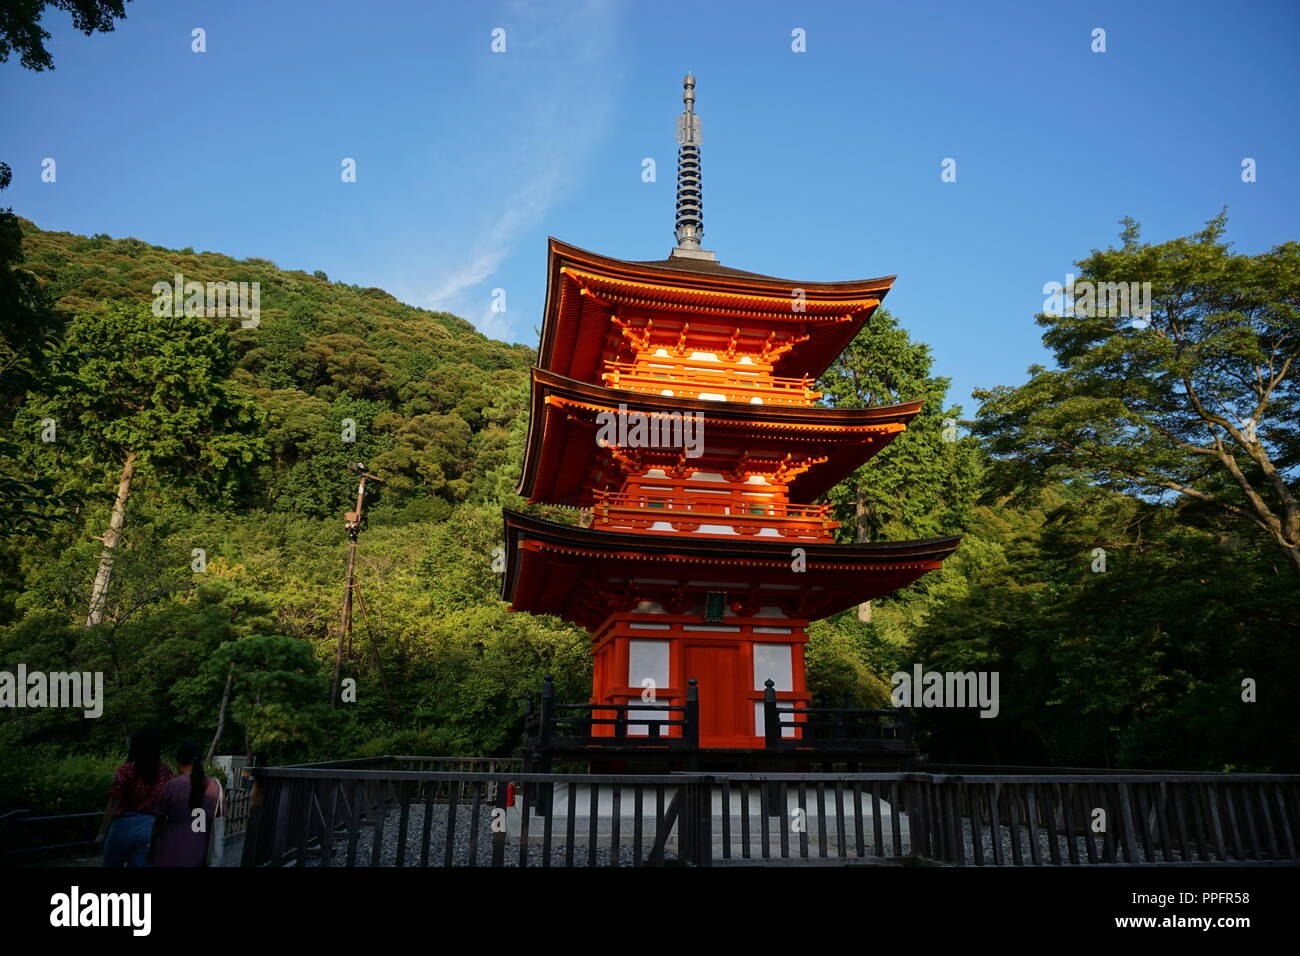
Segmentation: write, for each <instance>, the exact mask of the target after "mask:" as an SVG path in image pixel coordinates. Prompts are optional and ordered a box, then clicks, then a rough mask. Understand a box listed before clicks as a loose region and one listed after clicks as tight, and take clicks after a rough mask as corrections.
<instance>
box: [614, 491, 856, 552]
mask: <svg viewBox="0 0 1300 956" xmlns="http://www.w3.org/2000/svg"><path fill="white" fill-rule="evenodd" d="M595 496H596V501H595V504H594V505H593V506H592V509H591V513H592V525H593V526H594V527H597V528H610V527H618V528H632V529H635V530H637V531H645V532H648V533H651V534H673V533H676V532H693V533H697V534H705V535H708V534H710V532H700V531H699V529H700V527H701V526H703V525H727V526H728V527H730V528H732V529H733V531H734V532H735V533H736V534H739V535H757V534H759V532H760V531H762V530H763V529H765V528H771V529H773V530H775V531H776V532H777V533H778V534H779V535H780V536H781V537H789V538H814V539H817V540H824V541H829V540H830V539H831V532H832V531H834V530H835V529H836V528H838V527H839V526H840V523H839V522H838V521H833V520H831V518H830V507H831V506H830V505H793V504H788V503H786V502H773V501H764V500H760V499H754V498H751V499H746V498H740V497H732V496H723V495H698V496H693V495H685V496H677V495H654V494H646V493H644V492H604V491H598V492H596V493H595ZM659 522H666V523H667V524H669V525H670V526H671V528H672V530H671V531H669V530H667V529H663V528H658V529H654V528H652V526H653V525H655V524H657V523H659Z"/></svg>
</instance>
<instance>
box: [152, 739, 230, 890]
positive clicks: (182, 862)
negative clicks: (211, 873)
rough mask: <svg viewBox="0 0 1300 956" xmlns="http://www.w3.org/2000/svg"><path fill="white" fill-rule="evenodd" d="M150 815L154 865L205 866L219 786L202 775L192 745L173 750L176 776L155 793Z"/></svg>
mask: <svg viewBox="0 0 1300 956" xmlns="http://www.w3.org/2000/svg"><path fill="white" fill-rule="evenodd" d="M153 812H154V813H155V814H156V815H157V818H158V819H157V822H156V823H155V824H154V840H155V845H154V858H153V865H154V866H206V865H207V860H208V841H209V839H210V838H211V837H212V832H213V825H212V824H213V821H215V820H216V818H217V817H218V816H219V815H221V813H222V810H221V784H219V783H218V782H217V781H216V779H215V778H213V777H209V776H207V775H206V774H204V772H203V759H202V758H201V757H200V755H199V748H198V746H197V745H196V744H192V743H184V744H181V746H180V748H179V749H177V751H176V776H175V777H174V778H173V779H172V780H171V781H169V782H168V783H167V784H166V785H165V786H164V787H163V788H162V791H161V792H160V793H159V794H158V800H157V802H156V803H155V804H154V808H153Z"/></svg>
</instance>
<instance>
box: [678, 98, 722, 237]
mask: <svg viewBox="0 0 1300 956" xmlns="http://www.w3.org/2000/svg"><path fill="white" fill-rule="evenodd" d="M682 102H683V103H684V104H685V105H686V109H684V110H683V111H682V115H681V116H679V117H677V227H676V231H675V234H676V236H677V245H676V246H675V247H674V248H673V251H672V255H674V256H684V257H686V258H690V259H716V258H717V257H716V256H715V255H714V254H713V253H712V252H709V251H707V250H705V249H701V248H700V237H701V236H703V235H704V201H703V198H702V194H701V185H700V143H701V141H702V140H703V138H704V136H703V132H702V131H701V129H700V118H699V116H697V115H696V113H695V77H694V75H693V74H691V73H687V74H686V79H685V80H683V81H682Z"/></svg>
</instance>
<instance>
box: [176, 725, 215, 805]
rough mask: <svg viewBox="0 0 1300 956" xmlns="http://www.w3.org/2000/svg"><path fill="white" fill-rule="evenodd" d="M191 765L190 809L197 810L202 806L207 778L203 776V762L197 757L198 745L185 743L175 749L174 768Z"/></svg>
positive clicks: (189, 742)
mask: <svg viewBox="0 0 1300 956" xmlns="http://www.w3.org/2000/svg"><path fill="white" fill-rule="evenodd" d="M187 763H188V764H193V767H192V768H191V769H190V809H191V810H197V809H198V808H199V807H201V806H202V805H203V791H204V790H205V789H206V788H207V778H206V777H205V776H204V775H203V760H202V759H201V758H200V757H199V745H198V744H196V743H192V742H191V741H188V740H187V741H185V743H183V744H181V745H180V746H179V747H177V748H176V767H177V769H179V768H180V767H182V766H184V765H185V764H187Z"/></svg>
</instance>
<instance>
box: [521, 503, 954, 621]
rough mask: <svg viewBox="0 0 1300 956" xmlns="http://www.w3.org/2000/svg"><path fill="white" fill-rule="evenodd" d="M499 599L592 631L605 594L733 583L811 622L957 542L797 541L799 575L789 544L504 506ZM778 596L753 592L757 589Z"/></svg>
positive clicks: (915, 570) (866, 597)
mask: <svg viewBox="0 0 1300 956" xmlns="http://www.w3.org/2000/svg"><path fill="white" fill-rule="evenodd" d="M504 516H505V539H506V555H507V558H506V568H505V578H504V580H503V582H502V586H501V596H502V599H503V600H505V601H508V602H509V603H510V605H511V609H512V610H516V611H528V612H530V613H533V614H554V615H556V616H557V617H560V618H563V619H564V620H566V621H569V622H570V623H573V624H577V625H578V626H580V627H585V628H587V629H589V630H593V629H594V628H595V627H596V626H597V625H599V624H600V622H601V621H602V620H604V619H605V617H606V616H608V614H609V613H610V611H611V606H610V600H609V596H610V594H611V593H617V592H621V591H627V592H629V593H633V592H635V594H641V593H654V592H655V591H656V589H657V590H659V591H663V590H665V589H667V590H677V589H685V590H688V591H695V592H701V591H705V590H710V589H716V588H717V587H719V585H720V584H721V585H724V586H725V585H726V582H725V581H723V582H719V581H718V580H716V579H719V578H728V579H729V578H731V577H733V576H734V577H736V578H737V580H736V582H735V587H736V590H737V591H738V592H740V591H743V590H746V589H750V588H754V589H759V593H762V594H763V595H764V600H766V601H769V602H771V603H777V602H780V601H785V602H787V603H790V604H791V605H792V609H793V610H795V611H797V615H795V616H798V617H801V618H805V619H808V620H816V619H818V618H822V617H826V616H828V615H831V614H835V613H837V612H839V611H843V610H845V609H846V608H849V607H853V606H854V605H857V604H861V603H862V602H863V601H870V600H872V599H874V598H878V597H882V596H883V595H886V594H889V593H892V592H893V591H895V590H897V589H898V588H901V587H906V586H907V585H908V584H911V583H912V582H913V581H915V580H916V579H917V578H919V577H920V576H921V575H923V574H925V573H926V572H927V571H931V570H935V569H936V568H938V567H940V566H941V565H942V562H943V561H944V559H945V558H947V557H948V556H949V555H951V554H952V553H953V552H954V551H956V550H957V547H958V545H959V544H960V543H961V538H960V537H955V536H954V537H945V538H928V539H925V540H919V541H892V542H875V543H867V544H818V543H811V542H809V543H804V542H800V543H799V544H798V547H799V548H800V549H802V551H803V552H804V562H805V570H803V571H799V572H796V571H795V570H793V568H792V557H791V553H792V546H791V543H790V542H782V541H772V540H765V539H754V538H744V539H740V538H738V539H737V540H736V541H735V542H732V541H730V540H726V539H718V538H697V537H691V536H688V535H671V536H667V535H646V534H637V533H635V532H622V531H605V530H598V529H594V528H580V527H575V526H572V525H565V524H559V523H557V522H553V521H546V520H544V519H542V518H536V517H533V516H531V515H525V514H522V513H521V512H518V511H511V510H509V509H506V510H505V511H504ZM765 584H766V585H769V586H771V587H773V588H781V589H782V590H763V589H762V588H761V586H762V585H765Z"/></svg>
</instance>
